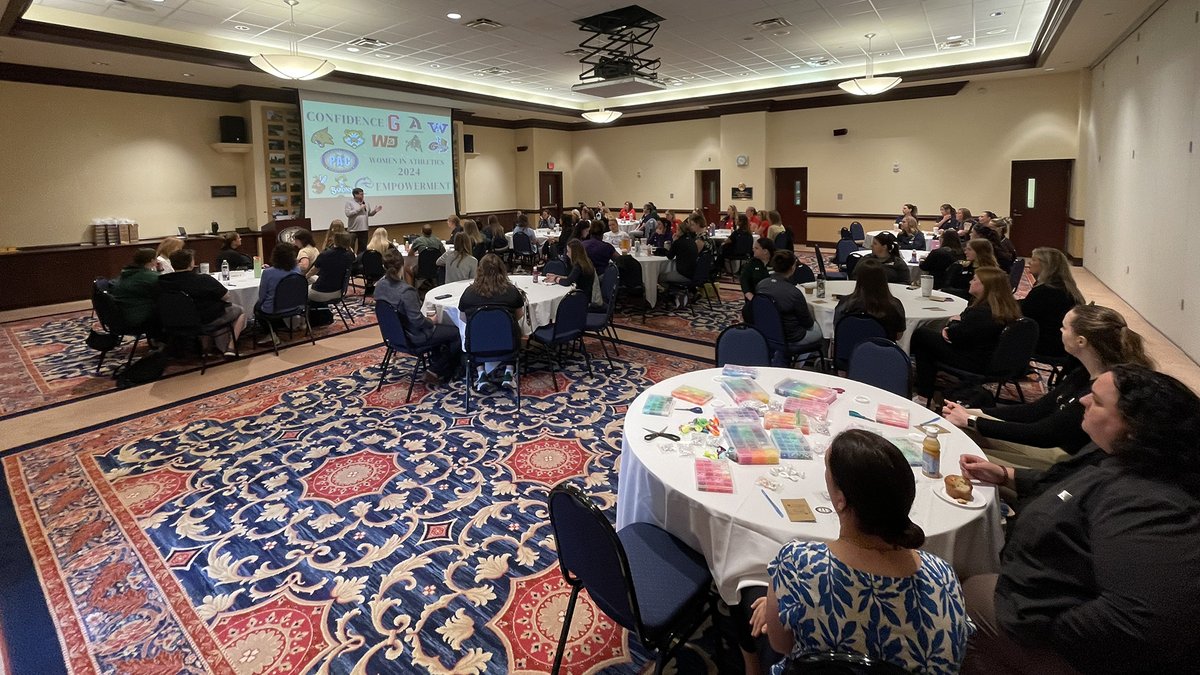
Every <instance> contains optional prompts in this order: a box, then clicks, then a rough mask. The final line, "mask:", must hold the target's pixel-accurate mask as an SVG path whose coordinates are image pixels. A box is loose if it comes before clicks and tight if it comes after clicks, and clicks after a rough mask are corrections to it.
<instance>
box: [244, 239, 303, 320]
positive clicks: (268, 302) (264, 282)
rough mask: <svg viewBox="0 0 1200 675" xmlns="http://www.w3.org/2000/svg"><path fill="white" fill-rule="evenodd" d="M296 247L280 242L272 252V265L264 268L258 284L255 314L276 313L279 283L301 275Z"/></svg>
mask: <svg viewBox="0 0 1200 675" xmlns="http://www.w3.org/2000/svg"><path fill="white" fill-rule="evenodd" d="M296 253H297V252H296V247H295V246H293V245H292V244H288V243H285V242H280V243H278V244H276V245H275V248H274V249H273V250H272V251H271V265H270V266H269V267H264V268H263V272H262V278H261V279H260V280H259V282H258V302H256V303H255V304H254V312H255V314H257V313H258V312H260V311H262V312H266V313H268V314H271V313H273V312H275V310H276V307H275V290H276V289H277V288H278V287H279V282H280V281H283V278H284V277H286V276H288V275H289V274H299V273H300V266H299V265H298V264H297V263H296Z"/></svg>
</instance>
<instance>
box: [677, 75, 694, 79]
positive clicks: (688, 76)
mask: <svg viewBox="0 0 1200 675" xmlns="http://www.w3.org/2000/svg"><path fill="white" fill-rule="evenodd" d="M680 79H683V80H694V79H696V76H695V75H684V76H683V77H682V78H680Z"/></svg>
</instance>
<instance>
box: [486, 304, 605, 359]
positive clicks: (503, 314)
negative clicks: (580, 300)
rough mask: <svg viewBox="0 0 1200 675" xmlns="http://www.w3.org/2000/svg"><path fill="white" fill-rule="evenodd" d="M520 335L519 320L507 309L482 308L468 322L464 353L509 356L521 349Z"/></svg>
mask: <svg viewBox="0 0 1200 675" xmlns="http://www.w3.org/2000/svg"><path fill="white" fill-rule="evenodd" d="M585 311H586V307H585ZM518 334H519V332H518V329H517V320H516V319H514V318H513V315H512V311H511V310H509V309H508V308H507V307H495V306H484V307H480V308H479V309H478V310H477V311H476V312H475V314H474V315H472V316H471V318H470V319H468V320H467V338H466V347H465V349H464V351H465V352H466V353H467V354H470V355H473V356H477V357H490V356H495V357H497V358H499V357H502V356H508V355H510V354H513V353H515V352H517V350H518V349H519V343H518V342H517V335H518Z"/></svg>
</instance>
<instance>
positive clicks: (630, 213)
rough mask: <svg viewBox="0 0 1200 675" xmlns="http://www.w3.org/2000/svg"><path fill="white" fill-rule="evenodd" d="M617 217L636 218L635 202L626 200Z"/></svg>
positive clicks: (624, 218) (623, 218)
mask: <svg viewBox="0 0 1200 675" xmlns="http://www.w3.org/2000/svg"><path fill="white" fill-rule="evenodd" d="M617 218H618V219H620V220H636V219H637V211H634V210H633V202H625V205H624V206H622V207H621V210H620V211H619V212H618V213H617Z"/></svg>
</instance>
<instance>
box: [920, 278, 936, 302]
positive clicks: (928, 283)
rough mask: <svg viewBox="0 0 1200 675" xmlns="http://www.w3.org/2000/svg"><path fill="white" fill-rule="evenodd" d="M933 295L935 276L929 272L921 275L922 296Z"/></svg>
mask: <svg viewBox="0 0 1200 675" xmlns="http://www.w3.org/2000/svg"><path fill="white" fill-rule="evenodd" d="M932 295H933V276H932V275H929V274H922V275H921V297H923V298H928V297H930V296H932Z"/></svg>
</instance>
